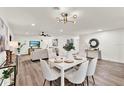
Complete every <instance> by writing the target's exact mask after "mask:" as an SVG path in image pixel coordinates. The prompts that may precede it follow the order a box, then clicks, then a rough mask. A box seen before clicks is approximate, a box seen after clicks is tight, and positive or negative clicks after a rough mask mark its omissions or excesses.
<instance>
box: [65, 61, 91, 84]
mask: <svg viewBox="0 0 124 93" xmlns="http://www.w3.org/2000/svg"><path fill="white" fill-rule="evenodd" d="M88 63H89V61H86V62H84V63H82V64H81V65H80V67H79V69H78V70H75V69H72V70H69V71H67V72H66V73H65V78H66V79H67V80H68V81H70V82H71V83H73V84H75V85H79V84H83V85H84V81H85V78H86V73H87V68H88Z"/></svg>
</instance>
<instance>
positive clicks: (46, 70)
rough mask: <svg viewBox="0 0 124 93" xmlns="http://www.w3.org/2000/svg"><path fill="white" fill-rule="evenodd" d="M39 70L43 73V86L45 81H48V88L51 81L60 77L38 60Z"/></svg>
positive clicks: (42, 61)
mask: <svg viewBox="0 0 124 93" xmlns="http://www.w3.org/2000/svg"><path fill="white" fill-rule="evenodd" d="M40 64H41V69H42V73H43V77H44V78H45V80H44V83H43V86H44V85H45V82H46V80H47V81H50V86H51V85H52V81H54V80H56V79H58V78H59V77H60V74H59V72H57V71H56V70H55V69H53V68H50V66H49V65H48V64H47V62H46V61H45V60H40Z"/></svg>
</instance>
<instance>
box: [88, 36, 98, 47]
mask: <svg viewBox="0 0 124 93" xmlns="http://www.w3.org/2000/svg"><path fill="white" fill-rule="evenodd" d="M89 44H90V47H91V48H97V47H98V46H99V41H98V40H97V39H95V38H93V39H91V40H90V41H89Z"/></svg>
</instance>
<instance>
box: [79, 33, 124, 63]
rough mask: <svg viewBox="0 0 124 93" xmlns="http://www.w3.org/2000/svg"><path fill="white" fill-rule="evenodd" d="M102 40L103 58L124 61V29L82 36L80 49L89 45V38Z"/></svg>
mask: <svg viewBox="0 0 124 93" xmlns="http://www.w3.org/2000/svg"><path fill="white" fill-rule="evenodd" d="M91 38H96V39H98V40H99V42H100V46H99V48H100V50H101V51H102V59H105V60H110V61H115V62H121V63H124V31H106V32H99V33H93V34H87V35H81V36H80V51H83V50H84V49H86V48H88V47H89V44H88V42H89V40H90V39H91Z"/></svg>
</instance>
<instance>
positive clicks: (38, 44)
mask: <svg viewBox="0 0 124 93" xmlns="http://www.w3.org/2000/svg"><path fill="white" fill-rule="evenodd" d="M29 47H32V48H33V47H37V48H39V47H40V41H29Z"/></svg>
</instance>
